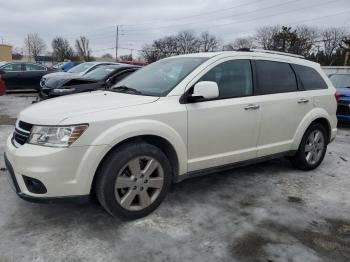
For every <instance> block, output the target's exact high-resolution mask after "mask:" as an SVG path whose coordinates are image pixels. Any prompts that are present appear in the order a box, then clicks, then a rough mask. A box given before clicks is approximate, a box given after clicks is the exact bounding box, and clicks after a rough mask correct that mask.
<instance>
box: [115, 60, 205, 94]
mask: <svg viewBox="0 0 350 262" xmlns="http://www.w3.org/2000/svg"><path fill="white" fill-rule="evenodd" d="M207 59H208V58H206V57H176V58H168V59H163V60H159V61H157V62H155V63H152V64H150V65H148V66H146V67H144V68H142V69H140V70H138V71H136V72H135V73H133V74H131V75H129V76H128V77H127V78H124V79H123V80H122V81H120V82H119V83H118V84H117V85H115V86H113V87H112V88H111V90H112V91H116V92H118V91H121V90H120V89H118V87H123V88H124V90H125V88H128V89H133V90H134V91H136V92H137V93H139V94H143V95H150V96H165V95H167V94H168V93H169V92H170V91H171V90H172V89H173V88H174V87H175V86H176V85H177V84H179V83H180V82H181V81H182V80H183V79H184V78H185V77H186V76H187V75H188V74H190V73H191V72H192V71H193V70H194V69H195V68H196V67H198V66H199V65H200V64H201V63H203V62H204V61H206V60H207Z"/></svg>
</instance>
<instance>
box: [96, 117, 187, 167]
mask: <svg viewBox="0 0 350 262" xmlns="http://www.w3.org/2000/svg"><path fill="white" fill-rule="evenodd" d="M142 135H153V136H159V137H161V138H163V139H165V140H167V141H168V142H169V143H170V144H171V145H172V146H173V148H174V150H175V152H176V154H177V157H178V160H179V174H184V173H186V172H187V164H186V163H187V146H186V144H187V142H186V136H185V137H183V136H181V134H179V133H178V132H177V131H176V130H175V129H174V128H172V127H171V126H170V125H167V124H165V123H163V122H160V121H157V120H151V119H137V120H130V121H126V122H122V123H120V124H118V125H115V126H112V127H110V128H109V129H107V130H105V131H104V132H103V133H101V134H99V136H98V137H96V139H95V140H94V141H93V143H92V144H93V145H109V147H108V148H106V152H105V153H107V152H108V151H109V150H110V148H111V147H114V146H115V145H117V144H119V143H121V142H123V141H125V140H126V139H129V138H132V137H136V136H142Z"/></svg>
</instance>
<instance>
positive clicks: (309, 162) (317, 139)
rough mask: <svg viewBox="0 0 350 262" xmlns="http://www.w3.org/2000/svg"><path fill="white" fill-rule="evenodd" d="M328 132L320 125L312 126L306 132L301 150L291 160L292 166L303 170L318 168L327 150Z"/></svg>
mask: <svg viewBox="0 0 350 262" xmlns="http://www.w3.org/2000/svg"><path fill="white" fill-rule="evenodd" d="M327 144H328V141H327V132H326V130H325V128H324V127H323V126H322V125H320V124H312V125H311V126H310V127H309V128H308V129H307V130H306V132H305V134H304V136H303V139H302V140H301V143H300V146H299V149H298V151H297V153H296V154H295V156H293V157H292V158H291V162H292V164H293V165H294V166H295V167H296V168H298V169H301V170H312V169H315V168H316V167H318V166H319V165H320V164H321V162H322V160H323V158H324V156H325V154H326V150H327Z"/></svg>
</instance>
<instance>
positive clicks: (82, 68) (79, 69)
mask: <svg viewBox="0 0 350 262" xmlns="http://www.w3.org/2000/svg"><path fill="white" fill-rule="evenodd" d="M100 65H119V63H113V62H85V63H81V64H79V65H77V66H74V67H72V68H71V69H69V70H68V71H67V72H64V71H60V72H55V73H52V74H47V75H45V76H44V77H42V78H41V80H40V86H41V87H43V86H44V85H45V82H46V81H47V80H49V79H52V78H57V79H61V78H65V77H67V78H74V77H79V76H83V75H85V74H87V73H89V72H90V71H92V70H94V69H95V68H96V67H97V66H100Z"/></svg>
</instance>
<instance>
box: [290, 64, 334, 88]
mask: <svg viewBox="0 0 350 262" xmlns="http://www.w3.org/2000/svg"><path fill="white" fill-rule="evenodd" d="M293 68H294V70H295V72H296V73H297V75H298V76H299V79H300V81H301V84H302V85H303V88H304V89H305V90H315V89H327V88H328V87H327V84H326V83H325V81H323V78H322V77H321V76H320V74H319V73H318V72H317V71H316V70H315V69H313V68H311V67H308V66H301V65H293Z"/></svg>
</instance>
